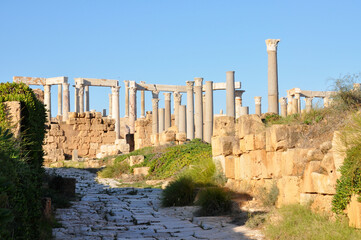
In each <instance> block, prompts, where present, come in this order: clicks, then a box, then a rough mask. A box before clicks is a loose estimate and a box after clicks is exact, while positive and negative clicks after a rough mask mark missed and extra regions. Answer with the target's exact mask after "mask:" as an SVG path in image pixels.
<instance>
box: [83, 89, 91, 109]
mask: <svg viewBox="0 0 361 240" xmlns="http://www.w3.org/2000/svg"><path fill="white" fill-rule="evenodd" d="M84 90H85V111H86V112H89V109H90V106H89V86H85V87H84Z"/></svg>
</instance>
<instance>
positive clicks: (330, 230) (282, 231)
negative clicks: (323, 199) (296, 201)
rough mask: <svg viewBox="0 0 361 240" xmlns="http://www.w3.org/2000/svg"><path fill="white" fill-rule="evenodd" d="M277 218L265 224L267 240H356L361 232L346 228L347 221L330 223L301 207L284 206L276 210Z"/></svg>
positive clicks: (325, 218) (322, 216)
mask: <svg viewBox="0 0 361 240" xmlns="http://www.w3.org/2000/svg"><path fill="white" fill-rule="evenodd" d="M276 216H278V217H273V221H270V220H268V223H266V228H265V234H266V237H267V239H271V240H272V239H277V240H289V239H293V240H305V239H307V240H326V239H334V240H344V239H348V240H356V239H361V232H360V231H357V230H355V229H353V228H350V227H349V226H348V223H347V221H337V222H334V221H331V220H329V217H328V216H325V215H320V214H317V213H313V212H312V211H311V210H310V209H309V208H307V207H305V206H301V205H289V206H284V207H282V208H280V209H279V210H277V215H276Z"/></svg>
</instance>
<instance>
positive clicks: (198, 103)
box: [194, 78, 203, 140]
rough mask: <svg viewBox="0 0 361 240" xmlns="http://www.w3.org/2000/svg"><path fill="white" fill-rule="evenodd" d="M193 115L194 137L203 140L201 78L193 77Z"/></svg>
mask: <svg viewBox="0 0 361 240" xmlns="http://www.w3.org/2000/svg"><path fill="white" fill-rule="evenodd" d="M194 81H195V84H194V99H195V100H194V101H195V104H194V110H195V111H194V115H195V122H194V124H195V131H196V133H195V137H196V138H199V139H202V140H203V101H202V100H203V99H202V97H203V94H202V83H203V78H194Z"/></svg>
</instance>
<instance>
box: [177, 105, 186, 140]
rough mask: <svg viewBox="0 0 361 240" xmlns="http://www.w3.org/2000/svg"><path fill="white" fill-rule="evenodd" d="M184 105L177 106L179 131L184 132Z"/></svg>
mask: <svg viewBox="0 0 361 240" xmlns="http://www.w3.org/2000/svg"><path fill="white" fill-rule="evenodd" d="M186 128H187V126H186V106H185V105H180V106H179V132H180V133H185V132H186Z"/></svg>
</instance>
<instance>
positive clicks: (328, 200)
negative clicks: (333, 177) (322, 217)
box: [311, 194, 333, 214]
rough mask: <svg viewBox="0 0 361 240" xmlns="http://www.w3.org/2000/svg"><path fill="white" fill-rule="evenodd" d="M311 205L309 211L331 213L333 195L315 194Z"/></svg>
mask: <svg viewBox="0 0 361 240" xmlns="http://www.w3.org/2000/svg"><path fill="white" fill-rule="evenodd" d="M315 195H316V197H315V198H314V199H313V202H312V204H311V210H312V211H313V212H319V213H327V214H329V213H331V212H332V199H333V195H327V194H326V195H325V194H315Z"/></svg>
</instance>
